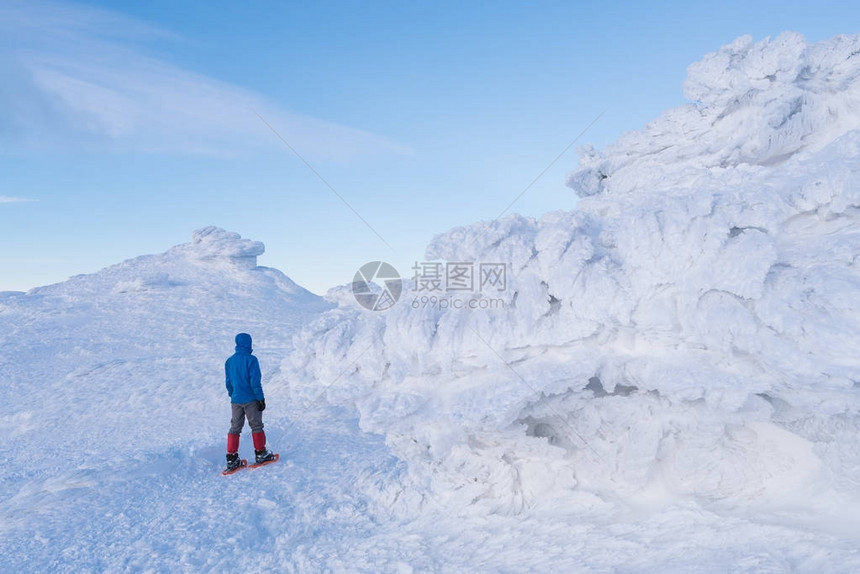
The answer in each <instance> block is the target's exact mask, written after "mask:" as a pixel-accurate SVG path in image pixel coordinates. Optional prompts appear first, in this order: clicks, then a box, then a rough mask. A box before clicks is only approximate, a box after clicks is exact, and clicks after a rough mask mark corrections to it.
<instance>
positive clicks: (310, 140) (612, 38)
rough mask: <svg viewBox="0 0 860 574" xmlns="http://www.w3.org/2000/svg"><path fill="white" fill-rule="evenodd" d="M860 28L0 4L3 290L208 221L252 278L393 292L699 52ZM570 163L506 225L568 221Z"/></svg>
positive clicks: (366, 5)
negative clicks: (370, 273)
mask: <svg viewBox="0 0 860 574" xmlns="http://www.w3.org/2000/svg"><path fill="white" fill-rule="evenodd" d="M858 22H860V6H858V5H857V3H848V2H845V3H842V2H839V3H836V2H816V3H810V2H754V1H744V2H735V1H730V2H722V3H712V2H708V3H699V4H696V3H689V2H607V3H602V4H599V5H598V4H597V3H584V2H422V3H419V2H358V1H354V2H317V3H311V2H301V3H299V2H284V3H271V2H227V1H206V2H203V1H199V2H179V3H177V2H173V1H171V2H167V1H158V0H156V1H150V2H145V3H144V2H140V3H139V2H77V3H67V2H50V3H48V2H39V1H36V2H17V1H9V0H6V1H4V2H2V3H0V74H2V82H0V229H2V234H0V291H2V290H26V289H29V288H32V287H35V286H38V285H44V284H48V283H53V282H57V281H62V280H65V279H66V278H68V277H69V276H71V275H75V274H78V273H91V272H95V271H97V270H99V269H100V268H102V267H105V266H107V265H110V264H113V263H117V262H119V261H122V260H124V259H127V258H130V257H135V256H137V255H142V254H147V253H157V252H161V251H164V250H166V249H168V248H170V247H171V246H173V245H175V244H178V243H184V242H187V241H189V240H190V237H191V233H192V231H193V230H195V229H198V228H201V227H204V226H207V225H218V226H220V227H224V228H225V229H228V230H231V231H236V232H238V233H240V234H242V235H243V236H244V237H248V238H251V239H255V240H260V241H263V242H264V243H265V244H266V248H267V252H266V254H265V255H263V256H262V257H261V258H260V264H262V265H266V266H271V267H276V268H278V269H281V270H282V271H284V272H285V273H286V274H287V275H289V276H290V277H292V278H293V279H294V280H296V281H297V282H299V283H300V284H302V285H304V286H306V287H308V288H309V289H311V290H313V291H315V292H317V293H323V292H325V290H326V289H327V288H329V287H332V286H334V285H338V284H343V283H347V282H349V281H350V280H351V279H352V275H353V273H354V272H355V270H356V269H358V267H360V266H361V265H362V264H363V263H365V262H367V261H371V260H378V259H382V260H386V261H389V262H391V263H393V264H394V265H395V266H396V267H397V268H399V269H400V270H401V272H402V273H404V274H407V273H408V272H409V268H410V267H411V266H412V263H413V262H415V261H420V260H422V259H423V257H424V246H425V245H426V244H427V242H428V241H429V240H430V239H431V238H432V237H433V236H434V235H435V234H437V233H441V232H443V231H445V230H447V229H449V228H451V227H453V226H457V225H463V224H468V223H471V222H474V221H478V220H482V219H483V220H492V219H493V218H495V217H496V216H498V215H499V213H500V212H501V211H502V210H503V209H504V208H505V207H506V206H507V205H508V204H509V203H510V202H511V201H512V200H513V199H514V198H516V197H517V196H518V195H520V193H522V192H523V190H524V189H525V188H526V186H527V185H528V184H529V183H530V182H531V181H532V180H533V179H534V178H535V177H536V176H537V175H538V174H540V173H541V172H542V171H543V170H544V169H545V168H546V167H547V165H548V164H549V163H550V162H551V161H552V160H553V159H554V158H555V157H556V156H557V155H558V154H559V153H560V152H561V151H562V150H563V149H565V147H566V146H568V145H569V144H570V143H571V142H572V141H573V140H574V138H576V136H577V134H579V133H580V132H581V131H582V130H583V129H584V128H585V127H586V126H588V125H589V124H590V123H591V122H592V121H593V120H594V119H595V118H596V117H598V116H599V115H600V114H601V113H603V115H602V116H600V119H599V120H598V121H597V122H596V123H595V124H594V125H593V126H592V127H591V128H590V129H589V130H588V131H587V132H586V133H585V135H584V136H583V137H582V138H581V139H580V140H579V141H578V142H577V146H578V145H582V144H593V145H595V146H597V147H602V146H604V145H606V144H608V143H610V142H612V141H613V140H614V139H615V138H617V137H618V136H619V135H620V134H621V133H623V132H624V131H628V130H633V129H638V128H640V127H641V126H642V125H644V124H645V123H646V122H647V121H649V120H650V119H652V118H654V117H656V116H657V115H658V114H659V113H660V112H662V111H663V110H665V109H667V108H670V107H672V106H676V105H678V104H681V103H683V101H684V100H683V94H682V83H683V80H684V77H685V75H686V68H687V66H688V65H689V64H691V63H692V62H694V61H696V60H699V59H700V58H701V57H702V56H703V55H704V54H706V53H707V52H711V51H714V50H716V49H717V48H719V47H720V46H721V45H723V44H726V43H729V42H731V41H732V40H734V39H735V38H736V37H738V36H741V35H743V34H751V35H752V36H753V37H754V38H755V39H756V40H759V39H762V38H764V37H766V36H775V35H777V34H778V33H779V32H782V31H784V30H794V31H797V32H800V33H802V34H804V35H805V36H806V38H807V40H810V41H818V40H823V39H825V38H829V37H831V36H833V35H836V34H840V33H846V34H854V33H858V32H860V30H857V29H856V27H857V26H858V24H857V23H858ZM851 26H854V28H851ZM260 118H263V120H265V122H267V123H268V124H269V125H271V126H272V127H273V128H274V129H275V130H276V131H277V132H278V134H280V136H281V137H283V139H284V140H286V141H287V142H288V143H289V144H290V145H291V146H292V147H294V148H295V149H296V150H297V151H298V152H299V153H300V154H301V155H302V156H303V157H304V158H305V160H306V161H307V162H308V163H309V164H310V165H311V166H313V168H314V170H316V172H318V173H319V174H320V175H321V176H322V177H323V178H324V179H325V181H326V182H327V183H328V184H329V185H330V186H331V187H332V188H334V190H336V192H337V194H339V195H340V196H341V197H342V198H343V200H345V201H346V203H348V204H349V205H350V206H351V207H352V209H354V210H355V211H356V212H358V213H359V214H360V215H361V217H362V218H363V219H364V220H365V221H366V222H367V224H369V226H370V227H372V228H373V230H375V231H376V233H374V231H372V230H371V229H369V228H368V226H367V225H365V223H364V222H362V220H361V219H360V218H359V217H357V216H356V215H355V213H354V212H353V211H352V209H350V208H349V207H347V206H346V205H345V204H344V202H343V201H342V200H341V199H340V198H339V197H338V196H337V195H336V194H335V193H334V192H332V191H331V190H330V189H329V188H328V187H327V186H326V184H324V183H323V182H322V181H320V179H318V177H317V176H316V175H315V174H314V173H313V172H312V171H311V170H310V169H308V167H307V166H306V165H305V164H304V163H303V162H302V161H301V160H299V159H298V158H297V157H296V156H295V155H294V154H293V153H292V152H291V151H290V150H289V149H288V148H287V147H286V146H285V145H284V144H283V143H282V142H281V141H280V140H279V139H278V137H277V136H276V135H275V134H274V133H273V132H272V131H271V130H270V129H269V128H268V127H267V125H266V123H264V122H263V121H262V120H261V119H260ZM575 147H576V146H575ZM576 164H577V156H576V153H575V151H574V149H571V150H570V151H568V152H567V153H566V154H565V155H564V156H563V157H562V158H561V159H560V160H559V161H558V162H557V163H556V164H555V165H553V167H551V168H550V169H549V170H547V171H546V173H545V174H544V175H543V176H542V177H541V178H540V179H539V180H538V181H537V183H535V185H534V186H532V187H531V188H530V189H529V190H528V191H527V192H526V193H525V194H523V196H522V197H521V199H520V200H519V201H517V203H516V204H515V205H514V206H513V208H512V210H511V211H515V212H519V213H523V214H526V215H532V216H540V215H541V214H543V213H545V212H547V211H551V210H556V209H565V210H567V209H572V208H574V206H575V204H576V201H575V197H574V195H573V193H572V191H571V190H569V189H568V188H566V187H565V185H564V182H565V177H566V175H567V174H568V173H569V172H570V171H572V170H573V169H574V168H575V167H576ZM377 233H378V234H379V235H381V236H382V237H383V238H384V240H385V242H383V241H382V240H380V238H379V237H378V236H377ZM386 243H387V244H388V245H386ZM389 245H390V247H389Z"/></svg>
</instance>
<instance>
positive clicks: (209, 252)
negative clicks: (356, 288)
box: [30, 226, 321, 306]
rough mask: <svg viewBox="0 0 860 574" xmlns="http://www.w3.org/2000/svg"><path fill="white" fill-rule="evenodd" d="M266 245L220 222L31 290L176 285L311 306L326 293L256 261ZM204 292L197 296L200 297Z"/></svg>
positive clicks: (140, 289)
mask: <svg viewBox="0 0 860 574" xmlns="http://www.w3.org/2000/svg"><path fill="white" fill-rule="evenodd" d="M265 250H266V247H265V245H263V243H261V242H259V241H252V240H250V239H243V238H242V236H241V235H239V234H238V233H235V232H231V231H225V230H224V229H221V228H219V227H214V226H210V227H205V228H203V229H198V230H197V231H195V232H194V233H193V234H192V238H191V241H190V242H189V243H182V244H180V245H176V246H174V247H172V248H171V249H169V250H167V251H166V252H164V253H159V254H155V255H142V256H139V257H135V258H133V259H128V260H126V261H123V262H121V263H118V264H116V265H111V266H110V267H106V268H104V269H102V270H101V271H98V272H97V273H92V274H88V275H78V276H75V277H72V278H71V279H69V280H68V281H65V282H63V283H58V284H56V285H50V286H48V287H40V288H37V289H34V290H32V291H31V292H30V293H32V294H42V295H49V294H68V293H73V294H75V295H83V294H88V295H89V296H98V295H99V294H114V295H122V294H131V293H157V292H162V293H166V292H167V291H174V290H176V289H177V288H192V287H196V288H200V289H204V290H205V292H206V293H208V295H207V296H210V297H216V298H217V297H218V296H219V294H222V295H223V294H227V293H233V292H237V291H242V292H245V293H246V294H247V295H248V296H251V295H252V293H253V294H256V295H259V296H264V297H275V296H276V297H279V298H285V297H286V298H287V299H289V300H291V301H293V302H294V303H308V304H311V305H312V306H313V305H315V304H317V303H319V302H320V301H321V299H320V298H319V297H317V296H316V295H314V294H312V293H311V292H309V291H307V290H306V289H304V288H302V287H301V286H299V285H297V284H296V283H294V282H293V281H292V280H291V279H290V278H289V277H287V276H286V275H284V274H283V273H281V272H280V271H278V270H276V269H271V268H267V267H258V266H257V257H258V256H259V255H262V254H263V253H264V252H265ZM201 293H202V292H199V293H198V294H197V295H196V297H198V298H199V297H201V296H202V295H201Z"/></svg>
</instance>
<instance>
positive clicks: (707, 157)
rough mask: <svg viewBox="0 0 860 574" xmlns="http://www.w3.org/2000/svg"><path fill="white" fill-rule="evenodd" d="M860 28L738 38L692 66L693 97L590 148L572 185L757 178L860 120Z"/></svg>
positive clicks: (629, 186)
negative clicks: (828, 35) (818, 35)
mask: <svg viewBox="0 0 860 574" xmlns="http://www.w3.org/2000/svg"><path fill="white" fill-rule="evenodd" d="M858 78H860V36H837V37H835V38H832V39H830V40H827V41H824V42H820V43H817V44H811V45H810V44H807V42H806V41H805V40H804V38H803V37H802V36H801V35H800V34H796V33H792V32H785V33H783V34H780V35H779V36H778V37H776V38H775V39H770V38H767V39H765V40H762V41H760V42H754V41H753V39H752V38H751V37H750V36H743V37H741V38H738V39H737V40H735V41H734V42H732V43H731V44H728V45H726V46H723V47H722V48H721V49H720V50H718V51H717V52H714V53H711V54H708V55H706V56H705V57H704V58H703V59H702V60H701V61H699V62H696V63H694V64H692V65H691V66H690V67H689V69H688V76H687V80H686V82H685V84H684V95H685V97H686V98H687V99H689V100H691V102H693V103H690V104H687V105H684V106H681V107H678V108H674V109H671V110H669V111H667V112H665V113H663V114H662V115H661V116H660V117H659V118H657V119H656V120H654V121H652V122H650V123H649V124H648V125H646V126H645V127H644V128H643V129H642V130H640V131H635V132H631V133H627V134H625V135H624V136H622V137H621V138H620V139H619V140H618V141H617V142H615V143H614V144H612V145H610V146H608V147H607V148H606V149H605V150H603V151H597V150H595V149H593V148H590V147H589V148H586V149H585V150H584V151H583V153H582V157H581V158H580V167H579V169H578V170H577V171H576V172H574V173H573V174H571V176H570V177H569V178H568V185H569V186H570V187H572V188H573V189H574V190H575V191H576V192H577V193H578V194H579V195H580V196H582V197H585V196H590V195H595V194H599V193H630V192H634V191H641V190H650V191H661V190H667V189H672V188H679V187H685V188H690V187H693V186H702V185H708V184H709V183H710V182H713V180H714V179H719V180H720V181H721V183H722V184H725V182H726V179H727V177H729V175H727V174H726V173H725V172H726V171H731V170H734V171H737V173H735V174H733V175H734V176H735V177H738V178H743V179H748V178H749V177H753V176H755V175H756V174H757V173H760V172H762V171H766V170H767V168H768V167H771V166H775V165H779V164H781V163H783V162H784V161H786V160H787V159H789V158H791V157H793V156H795V155H796V154H798V153H801V152H804V151H813V152H814V151H818V150H820V149H822V148H823V147H825V146H826V145H828V144H830V143H831V142H833V141H835V140H836V139H838V138H839V137H841V136H842V135H844V134H846V133H848V132H849V131H852V130H855V129H858V128H860V81H858Z"/></svg>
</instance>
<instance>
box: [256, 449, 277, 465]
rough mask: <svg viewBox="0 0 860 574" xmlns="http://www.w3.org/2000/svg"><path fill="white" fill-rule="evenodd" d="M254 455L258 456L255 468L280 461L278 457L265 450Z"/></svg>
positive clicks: (257, 451)
mask: <svg viewBox="0 0 860 574" xmlns="http://www.w3.org/2000/svg"><path fill="white" fill-rule="evenodd" d="M254 454H255V455H256V457H255V459H256V460H255V462H254V466H260V465H263V464H266V463H267V462H275V461H276V460H278V455H276V454H275V453H273V452H272V451H270V450H268V449H265V448H264V449H262V450H255V451H254Z"/></svg>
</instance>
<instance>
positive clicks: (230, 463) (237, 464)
mask: <svg viewBox="0 0 860 574" xmlns="http://www.w3.org/2000/svg"><path fill="white" fill-rule="evenodd" d="M247 465H248V461H246V460H244V459H241V458H239V454H238V453H229V454H227V468H225V469H224V470H223V471H222V472H221V474H224V475H227V474H233V473H234V472H236V471H237V470H241V469H243V468H245V467H246V466H247Z"/></svg>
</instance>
